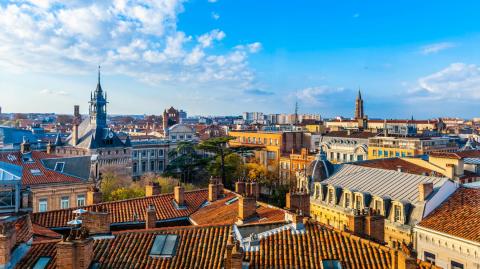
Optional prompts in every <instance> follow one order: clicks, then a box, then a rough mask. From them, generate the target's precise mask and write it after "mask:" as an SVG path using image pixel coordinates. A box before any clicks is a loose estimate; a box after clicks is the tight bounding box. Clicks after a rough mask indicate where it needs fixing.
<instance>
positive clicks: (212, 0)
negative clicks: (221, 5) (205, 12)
mask: <svg viewBox="0 0 480 269" xmlns="http://www.w3.org/2000/svg"><path fill="white" fill-rule="evenodd" d="M208 2H209V3H216V2H218V0H208Z"/></svg>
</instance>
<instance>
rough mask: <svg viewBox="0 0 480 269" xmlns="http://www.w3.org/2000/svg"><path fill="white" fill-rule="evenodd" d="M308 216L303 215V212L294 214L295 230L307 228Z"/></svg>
mask: <svg viewBox="0 0 480 269" xmlns="http://www.w3.org/2000/svg"><path fill="white" fill-rule="evenodd" d="M307 220H308V218H306V217H305V216H304V215H303V212H299V213H298V214H293V216H292V224H293V227H294V228H295V230H303V229H305V223H306V222H307Z"/></svg>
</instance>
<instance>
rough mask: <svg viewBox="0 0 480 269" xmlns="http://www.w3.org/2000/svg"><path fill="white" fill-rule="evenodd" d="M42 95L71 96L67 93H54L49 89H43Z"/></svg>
mask: <svg viewBox="0 0 480 269" xmlns="http://www.w3.org/2000/svg"><path fill="white" fill-rule="evenodd" d="M40 93H41V94H44V95H69V94H70V93H68V92H66V91H54V90H49V89H43V90H41V91H40Z"/></svg>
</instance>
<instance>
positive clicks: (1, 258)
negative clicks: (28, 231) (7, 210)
mask: <svg viewBox="0 0 480 269" xmlns="http://www.w3.org/2000/svg"><path fill="white" fill-rule="evenodd" d="M16 241H17V234H16V231H15V225H14V224H13V222H10V221H9V222H7V221H5V222H1V223H0V267H2V268H9V263H10V258H11V251H12V248H13V247H15V243H16Z"/></svg>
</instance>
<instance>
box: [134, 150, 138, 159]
mask: <svg viewBox="0 0 480 269" xmlns="http://www.w3.org/2000/svg"><path fill="white" fill-rule="evenodd" d="M137 157H138V152H137V151H136V150H134V151H133V158H137Z"/></svg>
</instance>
